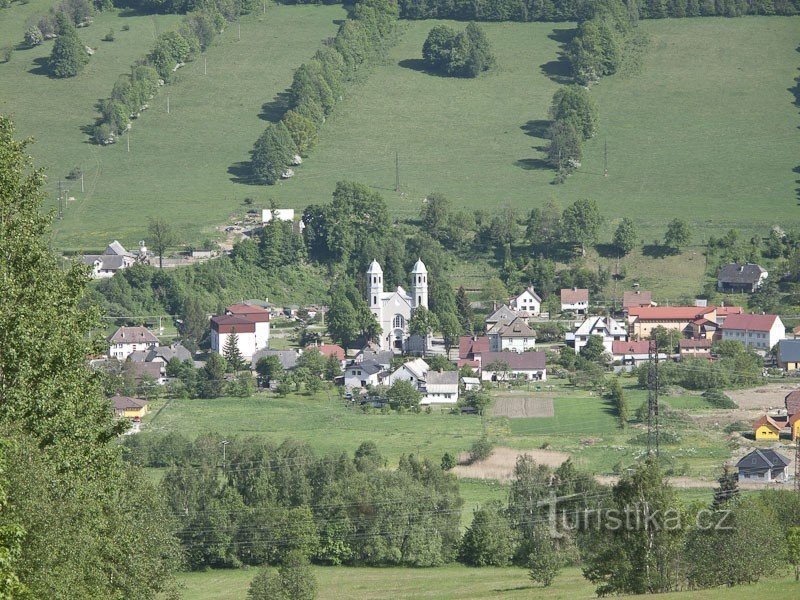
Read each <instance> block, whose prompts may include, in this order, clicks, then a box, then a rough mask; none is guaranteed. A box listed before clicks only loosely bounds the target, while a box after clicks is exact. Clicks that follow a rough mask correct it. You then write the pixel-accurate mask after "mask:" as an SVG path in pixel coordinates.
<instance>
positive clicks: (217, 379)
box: [200, 352, 228, 398]
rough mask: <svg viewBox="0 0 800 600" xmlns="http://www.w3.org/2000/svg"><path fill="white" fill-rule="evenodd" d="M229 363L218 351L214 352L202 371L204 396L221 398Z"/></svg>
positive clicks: (202, 393)
mask: <svg viewBox="0 0 800 600" xmlns="http://www.w3.org/2000/svg"><path fill="white" fill-rule="evenodd" d="M227 371H228V363H227V362H226V361H225V359H224V358H222V357H221V356H220V355H219V354H217V353H216V352H212V353H211V354H210V355H209V357H208V360H207V361H206V364H205V366H204V367H203V369H202V370H201V372H200V395H201V396H202V397H203V398H219V397H220V396H222V392H223V391H224V390H225V373H226V372H227Z"/></svg>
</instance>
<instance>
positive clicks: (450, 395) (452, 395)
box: [419, 371, 458, 405]
mask: <svg viewBox="0 0 800 600" xmlns="http://www.w3.org/2000/svg"><path fill="white" fill-rule="evenodd" d="M420 391H421V392H422V393H423V394H425V396H424V397H423V398H422V400H420V402H419V403H420V404H421V405H426V404H455V403H457V402H458V371H428V372H427V373H426V375H425V385H424V387H423V388H422V389H421V390H420Z"/></svg>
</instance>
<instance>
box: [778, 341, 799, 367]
mask: <svg viewBox="0 0 800 600" xmlns="http://www.w3.org/2000/svg"><path fill="white" fill-rule="evenodd" d="M778 360H779V361H781V362H783V363H790V362H800V340H781V341H779V342H778Z"/></svg>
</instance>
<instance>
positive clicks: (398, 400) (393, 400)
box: [386, 379, 422, 410]
mask: <svg viewBox="0 0 800 600" xmlns="http://www.w3.org/2000/svg"><path fill="white" fill-rule="evenodd" d="M386 399H387V400H388V401H389V406H391V407H392V408H393V409H394V410H397V409H399V408H413V407H414V406H419V401H420V400H422V393H421V392H420V391H419V390H418V389H417V388H416V387H414V384H412V383H411V382H410V381H404V380H402V379H401V380H398V381H395V382H394V383H393V384H392V387H390V388H389V389H388V390H387V391H386Z"/></svg>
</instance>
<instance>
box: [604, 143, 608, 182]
mask: <svg viewBox="0 0 800 600" xmlns="http://www.w3.org/2000/svg"><path fill="white" fill-rule="evenodd" d="M603 177H608V140H606V141H605V147H604V149H603Z"/></svg>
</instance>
